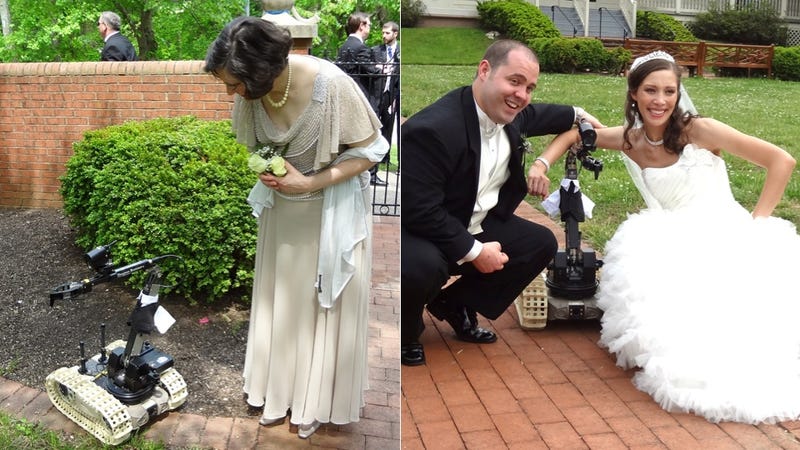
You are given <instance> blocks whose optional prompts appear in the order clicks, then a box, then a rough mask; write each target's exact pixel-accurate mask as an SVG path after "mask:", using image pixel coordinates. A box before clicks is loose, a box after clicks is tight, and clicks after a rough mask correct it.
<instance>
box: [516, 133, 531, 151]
mask: <svg viewBox="0 0 800 450" xmlns="http://www.w3.org/2000/svg"><path fill="white" fill-rule="evenodd" d="M520 138H521V139H522V144H520V146H519V148H520V150H522V151H523V152H525V153H533V146H532V145H531V143H530V141H528V136H525V134H522V135H520Z"/></svg>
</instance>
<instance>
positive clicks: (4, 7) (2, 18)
mask: <svg viewBox="0 0 800 450" xmlns="http://www.w3.org/2000/svg"><path fill="white" fill-rule="evenodd" d="M0 22H2V24H3V36H8V35H9V34H11V11H10V10H9V9H8V0H0Z"/></svg>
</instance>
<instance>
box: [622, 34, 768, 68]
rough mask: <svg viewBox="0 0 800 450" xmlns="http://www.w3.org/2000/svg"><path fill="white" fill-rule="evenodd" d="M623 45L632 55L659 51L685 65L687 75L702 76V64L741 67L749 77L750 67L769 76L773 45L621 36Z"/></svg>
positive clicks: (637, 55)
mask: <svg viewBox="0 0 800 450" xmlns="http://www.w3.org/2000/svg"><path fill="white" fill-rule="evenodd" d="M623 47H624V48H625V49H627V50H629V51H630V52H631V55H632V56H633V57H634V58H638V57H639V56H643V55H646V54H648V53H650V52H653V51H656V50H663V51H665V52H667V53H669V54H670V55H672V57H673V58H675V62H676V63H677V64H678V65H679V66H683V67H687V68H688V69H689V75H690V76H692V75H694V73H695V71H696V72H697V75H698V76H701V77H702V76H703V70H704V68H705V67H706V66H711V67H718V68H744V69H747V75H748V76H750V71H751V70H752V69H766V71H767V76H770V77H771V76H772V57H773V54H774V52H775V48H774V46H772V45H741V44H714V43H709V42H703V41H701V42H673V41H653V40H647V39H625V42H624V44H623Z"/></svg>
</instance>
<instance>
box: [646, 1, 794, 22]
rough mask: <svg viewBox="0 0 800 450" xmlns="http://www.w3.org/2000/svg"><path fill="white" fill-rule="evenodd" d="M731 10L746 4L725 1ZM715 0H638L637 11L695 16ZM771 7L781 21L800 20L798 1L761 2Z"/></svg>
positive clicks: (706, 9)
mask: <svg viewBox="0 0 800 450" xmlns="http://www.w3.org/2000/svg"><path fill="white" fill-rule="evenodd" d="M727 1H728V3H729V5H730V7H731V8H735V7H737V6H742V5H744V4H746V2H745V1H744V0H727ZM715 3H717V1H716V0H640V1H639V9H644V10H648V11H658V12H663V13H670V14H689V15H691V14H697V13H701V12H706V11H708V10H709V9H710V8H711V7H712V6H713V5H714V4H715ZM761 3H762V4H764V5H769V6H771V7H772V8H773V9H774V10H775V11H776V12H777V13H778V15H779V17H780V18H781V19H787V20H800V0H761Z"/></svg>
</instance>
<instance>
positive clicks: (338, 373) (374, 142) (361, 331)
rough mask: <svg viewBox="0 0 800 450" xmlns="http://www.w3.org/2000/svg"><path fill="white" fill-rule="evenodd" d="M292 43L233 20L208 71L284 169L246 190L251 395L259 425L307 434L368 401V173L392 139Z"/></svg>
mask: <svg viewBox="0 0 800 450" xmlns="http://www.w3.org/2000/svg"><path fill="white" fill-rule="evenodd" d="M291 44H292V39H291V36H290V35H289V33H288V31H286V30H285V29H283V28H280V27H278V26H276V25H274V24H272V23H270V22H267V21H265V20H262V19H260V18H255V17H242V18H238V19H235V20H233V21H232V22H231V23H229V24H228V25H227V26H226V27H225V28H224V29H223V30H222V32H221V33H220V35H219V37H218V38H217V39H216V40H215V41H214V43H212V45H211V47H210V48H209V51H208V55H207V57H206V61H205V64H206V65H205V70H206V71H208V72H210V73H212V74H213V75H214V76H216V77H217V78H219V79H220V80H221V81H222V82H223V83H225V85H226V87H227V90H228V94H231V95H234V108H233V120H232V123H233V129H234V132H235V133H236V137H237V140H238V141H239V142H241V143H243V144H245V145H247V146H248V148H249V149H250V151H251V152H258V151H259V150H260V151H262V152H263V151H264V149H269V152H271V153H272V154H271V155H266V156H276V155H277V156H282V157H283V158H284V159H285V161H286V164H285V166H286V171H287V173H286V174H285V175H283V176H278V175H281V174H280V173H279V172H280V171H279V170H277V171H274V173H275V174H272V173H270V172H262V173H260V174H259V175H258V180H257V181H256V183H255V186H254V187H253V189H252V191H251V192H250V195H249V197H248V199H247V200H248V201H249V202H250V204H251V205H252V206H253V214H254V215H255V216H256V217H258V242H257V247H256V262H255V276H254V283H253V296H252V307H251V314H250V325H249V332H248V339H247V352H246V357H245V366H244V392H245V394H246V396H247V402H248V404H250V405H251V406H254V407H262V406H263V413H262V415H261V419H260V421H259V422H260V423H261V424H262V425H273V424H278V423H282V422H283V421H284V418H285V417H286V416H287V415H288V414H290V422H291V423H292V424H295V425H298V435H299V436H300V437H301V438H307V437H309V436H311V434H313V433H314V432H315V431H316V430H317V428H318V427H319V426H320V424H321V423H328V422H330V423H335V424H346V423H349V422H355V421H358V420H359V413H360V408H361V407H362V406H363V405H364V390H365V389H366V388H367V371H368V366H367V330H368V316H367V304H368V302H369V286H370V270H371V248H370V243H371V217H370V210H371V207H370V206H369V198H368V195H367V193H368V187H369V176H368V172H366V171H367V170H368V169H369V167H371V166H372V165H374V164H375V163H376V162H378V161H380V160H381V159H382V158H383V156H384V155H385V154H386V151H387V150H388V143H387V142H386V140H385V139H384V138H382V137H381V135H380V132H379V129H380V121H379V120H378V118H377V117H376V116H375V114H374V113H373V112H372V109H371V107H370V105H369V102H368V101H367V99H366V98H365V97H364V95H363V93H362V91H361V90H360V89H359V88H358V86H357V85H356V84H355V82H354V81H353V80H352V78H350V77H349V76H348V75H347V74H345V73H344V72H342V71H341V70H339V69H338V68H337V67H336V66H335V65H333V64H332V63H330V62H327V61H324V60H322V59H318V58H314V57H312V56H306V55H295V54H292V55H290V54H289V51H290V49H291ZM276 174H277V175H276ZM254 178H255V174H254Z"/></svg>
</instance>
